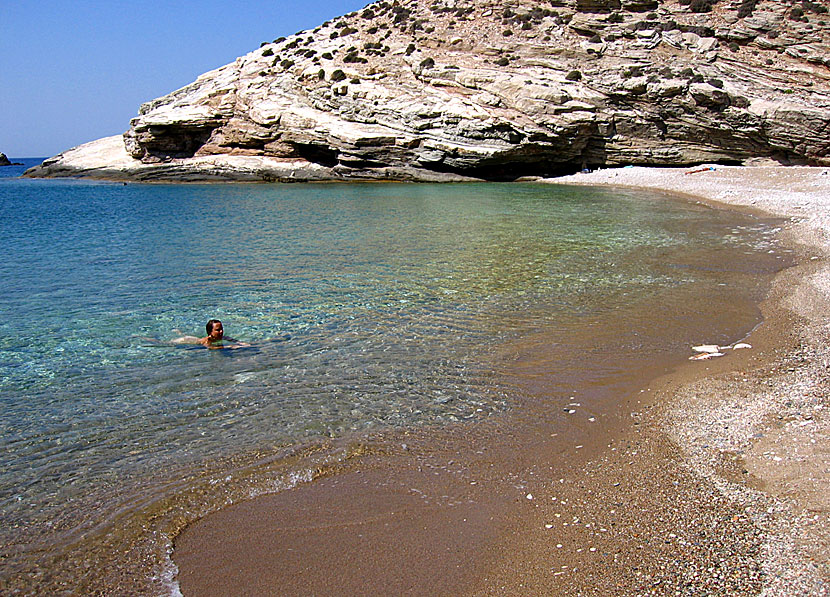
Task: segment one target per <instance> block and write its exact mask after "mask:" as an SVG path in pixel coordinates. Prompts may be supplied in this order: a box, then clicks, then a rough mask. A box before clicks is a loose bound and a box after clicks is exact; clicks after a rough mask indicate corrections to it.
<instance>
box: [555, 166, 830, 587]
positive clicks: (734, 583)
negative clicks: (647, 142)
mask: <svg viewBox="0 0 830 597" xmlns="http://www.w3.org/2000/svg"><path fill="white" fill-rule="evenodd" d="M548 182H552V183H564V184H585V185H609V186H620V187H630V188H647V189H653V190H659V191H665V192H670V193H680V194H684V195H688V196H693V197H696V198H698V199H701V200H703V201H705V202H707V203H712V202H715V203H723V204H727V205H729V206H733V207H734V206H737V207H742V208H743V207H746V208H752V209H756V210H761V211H763V212H766V213H768V214H772V215H775V216H779V217H783V218H786V220H787V222H788V224H787V225H786V226H785V230H784V231H783V235H784V238H785V239H786V240H787V241H788V243H789V244H790V245H793V246H796V247H798V248H799V252H800V253H801V254H802V258H801V259H800V263H799V265H797V266H795V267H793V268H790V269H788V270H785V271H784V272H782V273H781V274H780V275H779V277H778V279H777V280H776V283H775V285H774V288H773V290H772V293H771V296H770V297H769V299H768V300H767V301H766V303H765V304H764V305H763V306H762V310H763V312H764V318H765V323H764V325H762V326H761V328H760V329H759V330H757V331H756V332H755V333H753V334H752V336H751V337H750V339H749V340H748V342H749V343H750V344H752V345H753V348H752V349H751V350H746V351H741V353H742V354H741V355H740V356H738V355H737V352H738V351H735V354H734V355H732V354H729V355H726V356H724V357H723V358H722V359H721V358H718V359H711V360H706V361H701V362H699V363H693V364H691V367H704V368H705V370H704V371H705V372H704V374H703V375H702V376H701V375H698V376H697V377H694V376H690V377H689V378H688V379H686V380H685V381H684V380H681V381H680V383H678V382H677V380H675V382H674V383H669V384H668V389H666V391H665V394H666V395H663V394H660V393H659V392H658V396H657V397H658V399H657V400H654V401H653V403H652V406H653V408H651V409H650V411H651V412H650V414H649V417H648V418H647V419H645V420H644V426H643V428H642V429H638V430H637V432H638V433H642V434H643V440H642V441H643V442H644V445H656V444H659V443H660V442H662V441H666V442H669V444H671V446H673V447H676V449H677V455H676V458H671V459H670V462H669V463H668V464H667V466H668V467H669V468H670V469H672V470H671V471H668V472H667V471H663V473H662V474H661V476H662V477H663V479H664V480H663V481H662V483H663V484H665V480H666V479H670V478H672V477H676V478H675V481H674V482H675V483H676V486H675V488H674V489H676V491H674V492H673V495H672V496H664V497H665V500H662V503H669V504H673V507H672V508H670V509H669V510H668V511H666V513H665V514H666V516H665V517H664V518H666V519H667V520H674V523H673V526H674V530H672V531H671V533H670V534H668V539H667V540H666V543H673V544H674V545H675V547H676V550H674V551H672V550H669V551H670V552H672V553H673V557H666V556H663V555H660V553H662V552H661V550H659V549H655V548H654V546H653V545H652V546H651V547H649V548H648V550H649V551H651V552H653V553H652V556H651V558H647V559H645V561H649V563H648V564H645V563H644V564H642V567H643V573H642V574H643V575H644V579H643V583H641V584H639V586H638V587H628V589H627V590H632V589H634V590H636V593H637V594H660V595H667V594H730V595H732V594H762V595H765V596H785V595H786V596H794V595H825V594H827V592H828V590H829V589H830V533H828V530H827V529H828V528H829V527H828V522H830V521H829V520H828V512H830V444H829V443H828V431H830V416H828V415H830V412H828V408H830V398H829V397H830V383H828V374H830V344H829V343H828V341H830V309H828V301H830V265H828V263H827V257H828V255H830V168H814V167H783V166H756V167H752V166H743V167H739V166H721V165H717V164H706V165H703V166H699V167H695V168H685V169H680V168H645V167H627V168H619V169H608V170H599V171H596V172H590V173H584V174H575V175H571V176H566V177H561V178H556V179H550V180H549V181H548ZM706 340H707V339H706V338H701V342H704V343H705V342H706ZM730 361H731V362H730ZM671 449H672V448H669V449H668V452H666V451H664V452H663V453H664V454H666V453H670V452H671ZM680 471H685V473H682V474H680V473H679V472H680ZM607 473H608V471H607V468H606V472H605V474H606V475H607ZM586 474H587V471H586ZM678 475H679V476H678ZM690 480H695V481H696V482H695V483H692V484H691V485H689V481H690ZM632 481H633V480H632V479H631V478H630V477H629V479H628V481H627V482H628V483H631V482H632ZM639 482H641V483H643V484H644V485H645V486H647V485H648V481H647V480H646V479H640V481H639ZM684 484H685V485H686V487H685V489H683V487H682V486H683V485H684ZM642 489H643V487H641V488H640V490H638V491H635V492H632V494H631V495H634V496H637V495H639V496H640V498H639V499H641V500H646V501H648V500H647V499H646V497H645V496H643V495H642V493H643V492H642V491H641V490H642ZM654 490H656V491H662V490H664V489H661V488H654ZM707 492H708V493H709V495H706V494H707ZM631 495H629V497H631ZM701 499H702V500H710V502H709V503H710V504H711V505H712V510H710V512H720V513H721V515H723V513H724V512H730V511H731V512H733V515H732V518H730V519H728V520H723V519H721V520H717V519H716V518H717V517H715V519H710V520H706V519H705V517H704V518H700V519H699V520H693V519H694V518H695V516H698V515H699V513H698V514H694V513H695V512H696V511H697V510H699V508H696V507H695V506H694V505H692V504H690V502H692V501H695V500H701ZM593 501H595V502H596V500H593ZM654 501H656V503H661V500H659V499H656V500H654ZM705 511H706V509H705V508H704V509H703V510H701V512H705ZM657 518H658V520H659V519H661V517H657ZM690 523H691V524H692V525H693V526H692V527H691V528H690V527H688V526H685V525H689V524H690ZM718 525H721V528H720V532H714V529H716V528H717V527H718ZM635 526H636V525H634V524H633V523H632V525H630V526H629V527H625V528H628V529H629V531H628V533H629V534H631V533H633V531H632V530H631V529H633V528H635ZM671 526H672V525H669V527H671ZM692 528H694V529H696V532H698V533H701V532H703V533H707V532H708V535H707V537H706V539H705V540H706V542H707V543H708V544H709V546H708V547H707V549H709V550H710V554H709V555H705V556H703V560H704V561H708V563H709V566H708V568H706V569H700V566H699V563H700V560H701V557H702V556H701V553H700V548H699V546H698V547H695V546H694V545H693V542H692V543H690V542H689V541H690V538H689V537H687V535H688V534H689V533H690V532H691V530H692ZM709 531H712V532H709ZM666 532H667V533H668V531H666ZM654 533H655V531H654V530H653V529H652V530H650V531H648V534H649V535H654ZM692 534H693V535H694V533H692ZM681 538H683V539H682V540H681ZM653 539H654V538H653V537H652V541H653ZM648 543H649V544H651V541H649V542H648ZM627 551H628V550H627ZM691 551H696V552H697V554H696V555H695V557H693V558H692V560H693V561H696V562H697V564H695V565H689V564H688V561H690V560H686V559H685V558H684V557H683V556H682V554H683V553H689V552H691ZM710 556H711V557H710ZM684 562H686V564H684ZM724 564H727V565H725V566H724ZM661 570H665V573H664V574H662V575H661V573H660V571H661ZM585 574H586V571H584V570H583V574H582V578H581V579H580V581H579V584H578V585H575V586H573V587H572V588H573V589H574V590H576V591H577V593H574V594H594V593H593V591H591V590H587V591H586V584H585V580H586V578H587V577H586V576H584V575H585ZM627 590H626V591H627ZM626 591H622V592H620V593H618V594H627V592H626ZM612 592H613V591H612Z"/></svg>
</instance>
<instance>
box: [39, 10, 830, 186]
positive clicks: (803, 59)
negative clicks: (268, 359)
mask: <svg viewBox="0 0 830 597" xmlns="http://www.w3.org/2000/svg"><path fill="white" fill-rule="evenodd" d="M804 6H807V8H806V9H805V8H803V7H802V5H801V4H798V6H796V5H794V4H791V3H790V2H787V1H785V0H757V1H751V0H743V1H733V0H719V1H717V0H715V3H714V5H711V2H710V1H709V0H691V3H687V4H685V5H684V4H682V3H679V2H674V1H662V2H661V1H657V0H558V1H557V0H551V1H550V2H548V3H540V2H531V1H524V0H519V1H516V2H513V3H511V4H509V5H508V4H506V3H503V2H498V3H497V2H492V1H487V0H476V1H466V2H455V1H453V0H412V1H410V2H389V1H385V0H383V1H380V2H376V3H373V4H370V5H368V6H367V7H366V8H364V9H363V10H361V11H358V12H355V13H351V14H348V15H345V16H343V17H340V18H336V19H333V20H331V21H329V22H326V23H323V24H322V25H321V26H319V27H317V28H316V29H314V30H309V31H303V32H300V33H297V34H295V35H292V36H290V37H288V38H285V39H278V40H274V41H273V42H272V43H265V44H263V45H262V46H261V47H260V48H258V49H256V50H254V51H253V52H251V53H249V54H247V55H245V56H243V57H241V58H238V59H237V60H236V61H235V62H233V63H231V64H228V65H226V66H223V67H221V68H219V69H216V70H214V71H211V72H208V73H205V74H204V75H202V76H200V77H199V78H198V79H197V80H196V81H194V82H193V83H191V84H190V85H188V86H186V87H184V88H182V89H179V90H177V91H175V92H173V93H171V94H169V95H166V96H164V97H161V98H158V99H156V100H154V101H152V102H149V103H147V104H144V105H143V106H141V109H140V110H139V115H138V117H136V118H134V119H133V120H132V122H131V123H130V128H129V130H128V131H127V132H126V133H125V134H124V136H123V146H124V148H123V152H125V154H126V157H127V158H128V159H126V160H125V159H124V156H123V155H119V156H118V163H119V164H127V165H119V166H118V167H110V168H109V169H107V168H106V167H105V166H106V164H102V169H103V170H107V172H108V174H107V176H110V177H111V176H112V175H113V172H115V171H117V172H120V173H121V174H123V176H124V177H134V178H187V179H200V178H229V179H234V178H245V179H263V180H306V179H313V180H319V179H337V178H384V179H406V180H408V179H412V180H463V179H468V178H482V179H490V180H498V179H508V180H510V179H515V178H518V177H521V176H528V175H536V176H545V175H554V174H558V173H562V172H569V171H575V170H579V169H582V168H586V167H587V168H595V167H600V166H616V165H627V164H648V165H687V164H695V163H702V162H711V161H719V162H731V163H740V162H743V161H746V160H748V159H750V158H770V159H773V160H776V161H779V162H782V163H800V164H817V165H827V164H830V157H828V149H830V84H828V81H830V25H828V23H830V15H828V14H827V12H826V9H825V8H824V7H823V6H822V4H821V3H813V4H809V3H808V4H806V5H804ZM706 8H710V10H709V11H708V12H694V11H695V10H705V9H706ZM90 145H94V143H93V144H90ZM80 149H81V148H77V149H76V150H75V151H76V153H77V152H78V150H80ZM92 150H94V148H93V149H91V150H90V151H92ZM118 151H119V152H121V149H120V148H118ZM81 153H83V152H81ZM99 153H100V154H101V155H103V153H105V152H100V151H99ZM68 154H69V152H67V153H66V154H61V156H57V157H56V158H53V159H52V160H49V161H47V163H46V165H45V166H44V167H42V168H40V170H38V171H36V172H33V173H32V174H35V175H50V174H58V173H61V174H66V173H70V172H72V170H73V166H72V163H71V161H67V157H66V156H67V155H68ZM242 158H245V159H244V160H243V159H242ZM129 164H132V166H129ZM216 164H222V167H221V168H218V170H217V166H216ZM235 164H244V167H243V166H239V168H238V172H237V173H236V174H234V172H235V171H236V170H237V166H235ZM211 168H213V170H212V171H211ZM100 170H101V169H97V168H95V167H89V164H87V167H85V168H84V172H83V174H86V175H93V176H94V175H96V172H100ZM76 172H77V170H76Z"/></svg>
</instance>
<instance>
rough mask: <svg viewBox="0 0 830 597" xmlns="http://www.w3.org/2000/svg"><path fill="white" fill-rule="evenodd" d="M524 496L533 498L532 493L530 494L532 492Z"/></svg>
mask: <svg viewBox="0 0 830 597" xmlns="http://www.w3.org/2000/svg"><path fill="white" fill-rule="evenodd" d="M525 497H526V498H527V499H529V500H532V499H533V494H532V493H528V494H527V495H526V496H525Z"/></svg>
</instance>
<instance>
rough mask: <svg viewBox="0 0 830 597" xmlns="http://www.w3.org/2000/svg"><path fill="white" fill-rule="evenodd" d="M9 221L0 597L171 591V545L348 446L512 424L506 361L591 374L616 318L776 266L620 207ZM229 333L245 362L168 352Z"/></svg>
mask: <svg viewBox="0 0 830 597" xmlns="http://www.w3.org/2000/svg"><path fill="white" fill-rule="evenodd" d="M0 208H2V211H3V214H4V218H3V219H2V224H0V228H1V229H2V234H3V238H4V241H5V243H4V246H5V247H6V256H5V259H4V260H2V261H1V262H0V275H2V277H3V279H4V280H5V281H6V285H5V292H4V296H3V299H2V301H0V404H2V411H0V447H2V451H3V453H4V467H3V469H2V471H0V514H1V515H2V520H3V530H2V531H0V533H2V536H1V537H0V539H1V540H2V544H3V546H4V547H3V554H4V563H3V564H2V568H0V587H2V586H7V588H15V587H19V588H23V589H24V590H26V589H28V590H31V589H33V588H35V587H38V588H41V589H43V588H46V587H51V586H53V585H54V584H55V583H60V582H70V583H77V585H76V586H95V583H96V582H97V581H96V580H95V579H98V578H100V576H101V574H102V572H101V571H100V567H101V565H103V562H104V561H105V560H106V563H107V565H109V566H114V567H115V568H116V569H118V570H119V571H120V572H119V573H118V574H122V575H125V576H126V575H133V576H135V575H136V573H137V572H138V574H140V575H141V574H143V575H145V578H144V579H143V580H141V581H140V582H145V583H147V585H148V586H150V585H152V586H158V585H159V584H162V585H163V584H164V583H165V582H168V583H169V581H170V578H169V576H170V574H171V570H170V569H169V568H167V569H165V565H166V564H169V562H167V563H165V561H164V557H163V553H164V551H165V550H166V549H168V547H169V534H170V533H172V532H174V531H175V530H176V529H177V528H179V527H180V526H181V525H182V524H185V523H186V522H188V521H189V520H192V519H193V518H194V517H195V516H198V515H200V514H202V513H204V512H207V511H210V510H212V509H215V508H216V507H219V506H221V505H222V504H224V503H228V502H230V501H234V500H238V499H241V498H244V497H246V496H249V495H252V494H253V493H260V492H263V491H272V490H277V489H281V488H284V487H289V486H291V485H292V484H293V483H295V482H296V481H297V480H298V479H304V478H309V477H310V476H311V475H312V472H311V471H312V470H313V469H314V468H315V467H319V466H321V465H323V464H325V463H326V462H332V461H337V460H339V459H342V458H345V457H346V455H347V450H346V451H344V450H343V449H341V448H342V446H340V445H339V444H337V441H338V439H337V438H355V437H358V438H359V437H360V436H361V434H364V433H367V432H370V431H372V430H382V429H387V428H390V427H392V428H407V427H420V426H424V425H447V424H454V423H456V422H458V421H464V420H470V419H476V418H482V417H487V416H490V415H492V414H495V413H498V412H501V411H504V410H505V409H510V408H511V407H512V406H515V405H516V404H517V403H518V401H519V400H520V398H521V396H519V394H521V393H532V392H533V390H532V389H528V388H516V387H515V386H508V385H506V384H505V383H503V376H502V375H501V374H502V373H503V372H504V370H505V368H504V366H503V361H504V358H505V356H504V347H505V346H509V345H511V343H515V342H520V341H521V340H522V339H523V338H533V337H537V336H539V335H543V336H544V337H545V338H547V339H550V338H553V339H556V338H559V342H558V344H560V345H561V347H563V348H562V349H563V351H564V350H566V349H567V347H568V346H569V345H579V347H580V350H582V351H584V350H585V347H586V345H587V346H590V342H589V341H588V342H586V339H587V340H590V339H591V338H592V335H591V334H592V332H591V331H590V329H591V326H601V325H602V322H603V321H604V318H609V317H610V316H611V315H613V319H614V321H617V322H618V321H619V320H621V319H622V320H626V319H627V318H626V317H622V318H620V316H619V314H620V312H621V311H622V312H626V310H630V311H631V313H632V314H633V313H638V315H637V317H632V318H630V320H631V321H632V322H633V321H636V320H638V318H639V319H642V318H643V317H644V316H647V314H643V312H642V305H644V304H647V303H649V302H651V303H654V302H655V301H659V302H660V304H661V305H663V306H664V307H665V306H668V307H669V310H670V311H671V310H672V309H671V306H672V304H673V303H672V301H676V307H677V309H675V311H676V312H681V311H682V309H687V310H688V309H692V310H694V311H695V313H696V314H697V315H700V314H701V313H706V311H707V309H708V308H709V306H708V305H706V304H705V302H701V303H698V304H696V303H695V299H696V298H697V299H703V298H705V297H712V296H726V295H723V292H724V288H725V287H726V288H728V289H729V290H730V291H733V292H736V293H737V294H736V295H735V296H737V295H738V294H740V296H741V297H744V298H747V297H750V298H751V297H752V296H753V293H755V294H756V295H757V294H758V293H760V292H762V289H763V281H764V280H765V279H766V278H765V276H766V274H769V273H771V272H773V271H775V270H776V269H777V268H778V267H780V265H781V263H782V261H783V260H782V259H781V255H780V254H779V253H780V251H779V252H776V251H778V250H777V249H776V247H775V241H774V227H773V225H772V224H771V223H770V222H764V221H760V220H758V219H755V218H752V217H749V216H743V215H739V214H734V213H729V212H725V211H719V210H713V209H710V208H707V207H704V206H701V205H696V204H692V203H688V202H683V201H676V200H667V199H666V198H665V197H661V196H657V195H651V196H644V195H642V194H641V193H634V192H621V191H614V190H608V189H590V188H570V187H557V186H538V185H519V184H512V185H507V184H503V185H500V184H465V185H409V184H325V185H132V184H130V185H122V184H110V183H89V182H81V181H40V180H37V181H29V180H18V179H5V180H0ZM770 251H772V252H773V253H770ZM735 285H740V286H741V288H734V286H735ZM718 293H720V294H718ZM638 309H639V311H638ZM213 317H215V318H219V319H221V320H222V321H223V323H224V326H225V331H226V333H227V334H228V335H230V336H233V337H234V338H238V339H240V340H244V341H246V342H249V343H251V344H252V346H251V347H250V348H244V349H240V350H234V351H227V350H215V351H209V350H205V349H203V348H201V347H193V346H181V345H174V344H171V343H170V340H172V339H173V338H175V337H177V336H180V335H182V334H190V335H203V334H202V333H201V331H202V329H204V322H205V321H207V319H209V318H213ZM753 317H756V314H755V313H749V314H747V316H746V321H747V322H750V321H751V320H752V318H753ZM688 319H689V321H690V322H691V321H697V318H696V317H689V318H688ZM615 325H616V326H618V327H619V326H620V324H619V323H616V324H615ZM690 325H691V324H690ZM615 329H616V328H615ZM672 329H675V328H672ZM620 333H622V334H623V335H625V331H624V330H622V331H620ZM615 335H617V334H616V333H615ZM597 337H599V335H598V336H597ZM632 338H633V337H632ZM574 339H578V341H575V340H574ZM705 340H707V341H708V340H710V339H709V338H706V339H705ZM685 341H686V339H685V338H678V337H677V335H676V334H674V333H673V335H672V337H659V334H658V337H657V338H654V337H652V338H649V339H648V340H645V339H641V340H638V339H632V340H631V341H630V342H628V341H627V344H626V349H630V350H635V351H636V350H641V349H643V347H645V346H648V347H649V349H650V350H654V349H655V347H657V348H661V347H662V348H665V349H666V350H674V351H677V350H679V349H680V343H682V342H685ZM563 354H565V352H563ZM600 370H601V367H599V368H598V369H596V370H595V373H596V372H597V371H600ZM573 371H574V370H568V369H563V370H562V371H561V372H560V376H561V381H562V384H563V387H564V386H565V385H567V386H568V387H569V388H573V387H578V386H579V384H580V383H582V382H584V383H588V382H590V383H593V382H594V380H593V379H591V380H587V379H582V380H580V379H578V377H579V376H580V375H582V376H585V375H586V374H585V373H584V371H585V370H584V369H580V371H582V373H580V374H578V375H577V379H574V373H573ZM592 375H593V374H592ZM598 375H599V374H598ZM553 378H556V375H554V376H553ZM555 385H556V379H552V380H548V381H546V383H545V384H544V388H545V390H544V391H551V388H552V387H555ZM331 438H335V439H334V440H332V439H331ZM159 521H162V522H159ZM118 550H120V551H121V552H125V551H126V552H127V553H130V552H131V551H132V555H130V556H127V555H124V554H123V553H121V555H118V554H115V553H114V552H115V551H118ZM104 554H106V555H104ZM136 554H141V555H140V556H139V555H136ZM148 554H149V555H148ZM142 559H146V560H147V561H149V562H150V563H143V564H142V563H141V562H142ZM136 568H139V571H137V570H136ZM106 574H109V575H112V574H113V573H112V572H111V571H110V572H107V573H106ZM118 574H116V575H118ZM165 574H166V575H167V578H165ZM153 576H154V577H155V578H151V577H153ZM84 583H88V584H84Z"/></svg>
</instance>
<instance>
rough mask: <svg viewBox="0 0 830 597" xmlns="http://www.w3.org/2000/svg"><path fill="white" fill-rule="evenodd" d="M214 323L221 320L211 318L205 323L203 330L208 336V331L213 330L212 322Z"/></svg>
mask: <svg viewBox="0 0 830 597" xmlns="http://www.w3.org/2000/svg"><path fill="white" fill-rule="evenodd" d="M214 323H222V322H221V321H219V320H218V319H211V320H210V321H208V322H207V323H206V324H205V331H206V332H207V335H208V336H210V333H211V332H212V331H213V324H214Z"/></svg>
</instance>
